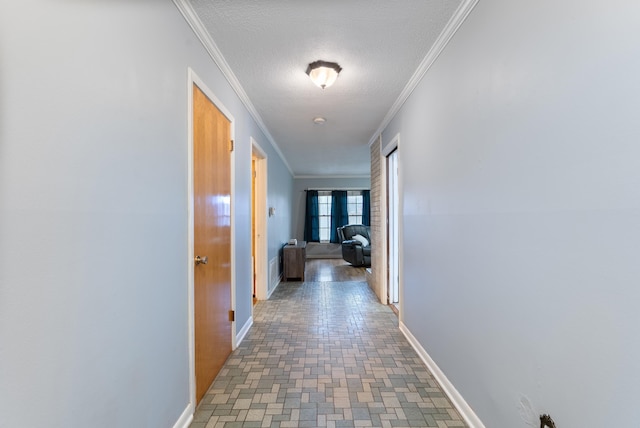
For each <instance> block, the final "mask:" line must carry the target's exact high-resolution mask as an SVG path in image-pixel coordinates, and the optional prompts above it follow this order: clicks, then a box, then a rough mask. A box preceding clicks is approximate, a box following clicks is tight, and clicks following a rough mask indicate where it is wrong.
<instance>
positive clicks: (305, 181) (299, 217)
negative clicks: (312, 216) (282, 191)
mask: <svg viewBox="0 0 640 428" xmlns="http://www.w3.org/2000/svg"><path fill="white" fill-rule="evenodd" d="M370 188H371V179H369V178H296V179H294V180H293V198H292V201H293V205H292V206H293V211H294V215H293V221H294V222H295V224H293V230H294V231H295V236H293V238H296V239H298V240H302V239H304V215H305V212H306V196H307V195H306V192H305V190H306V189H334V190H350V189H361V190H368V189H370Z"/></svg>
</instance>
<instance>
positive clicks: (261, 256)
mask: <svg viewBox="0 0 640 428" xmlns="http://www.w3.org/2000/svg"><path fill="white" fill-rule="evenodd" d="M251 153H252V154H253V155H254V156H255V157H256V181H255V183H256V189H255V191H256V200H255V201H251V202H252V203H255V204H256V207H255V221H256V224H255V227H256V229H255V236H253V237H252V239H253V240H254V242H255V244H256V261H255V265H256V272H255V274H256V299H258V300H267V297H268V287H269V282H268V281H267V279H268V278H269V276H268V272H267V270H268V255H267V243H268V242H269V241H268V240H267V238H268V236H267V188H268V187H267V166H268V162H267V154H266V152H265V151H264V150H263V149H262V147H260V145H259V144H258V143H257V142H256V140H254V139H253V137H251ZM251 307H252V308H253V305H251Z"/></svg>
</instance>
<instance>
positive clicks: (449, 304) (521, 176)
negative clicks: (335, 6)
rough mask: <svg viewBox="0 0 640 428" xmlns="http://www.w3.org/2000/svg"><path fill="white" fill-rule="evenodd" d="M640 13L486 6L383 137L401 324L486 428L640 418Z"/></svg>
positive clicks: (591, 5) (576, 6)
mask: <svg viewBox="0 0 640 428" xmlns="http://www.w3.org/2000/svg"><path fill="white" fill-rule="evenodd" d="M639 16H640V3H638V2H631V1H624V0H614V1H612V2H607V3H602V2H596V1H588V2H584V1H577V0H571V1H564V2H555V1H551V0H543V1H536V2H524V1H511V0H481V1H480V2H479V3H478V5H477V7H476V8H475V10H474V11H473V12H472V13H471V15H470V16H469V18H468V19H467V21H466V22H465V23H464V24H463V25H462V27H461V29H460V30H459V31H458V33H457V34H456V35H455V36H454V38H453V39H452V41H451V43H450V44H449V45H448V47H447V48H446V49H445V51H444V52H443V53H442V55H441V56H440V58H439V59H438V60H437V61H436V63H435V65H434V66H433V68H432V69H431V70H430V71H429V72H428V73H427V75H426V77H425V78H424V79H423V81H422V82H421V83H420V84H419V86H418V87H417V88H416V90H415V91H414V92H413V94H412V95H411V97H410V98H409V99H408V101H407V102H406V104H405V105H404V106H403V108H402V110H401V112H400V113H399V114H398V115H397V116H396V117H395V119H394V120H393V121H392V123H391V124H390V125H389V126H388V128H387V129H386V130H385V131H384V133H383V145H384V144H386V143H388V142H389V141H390V140H391V139H392V138H393V136H394V135H396V133H398V132H399V133H400V138H401V140H400V141H401V143H400V152H399V155H400V162H401V165H400V168H401V169H400V174H401V179H402V181H403V187H404V191H403V195H402V202H401V204H402V208H403V210H404V216H403V218H402V221H403V226H404V234H403V245H402V250H403V254H404V257H403V267H404V299H403V305H404V306H403V308H404V313H403V316H404V322H405V323H406V325H407V326H408V328H409V329H410V330H411V332H412V333H413V334H414V335H415V336H416V337H417V338H418V340H419V341H420V343H421V344H422V346H423V347H424V348H425V349H426V350H427V352H428V353H429V354H430V355H431V356H432V357H433V359H434V360H435V361H436V363H437V364H438V365H439V367H440V368H441V369H442V370H443V371H444V372H445V374H446V376H447V377H448V378H449V380H451V381H452V383H453V384H454V385H455V386H456V388H457V389H458V390H459V392H460V393H461V394H462V396H463V397H464V398H465V399H466V400H467V402H468V403H469V404H470V405H471V407H472V408H474V409H475V411H476V413H477V414H478V416H479V417H480V418H481V419H482V420H483V422H484V424H485V425H486V426H487V427H525V426H539V421H537V422H536V420H537V419H536V418H537V417H538V415H539V414H540V413H543V412H546V413H551V415H552V416H553V417H554V419H555V421H556V423H557V425H558V426H559V427H564V426H566V427H587V426H589V427H596V426H618V427H623V426H624V427H630V426H635V425H637V421H638V419H639V417H640V410H639V409H640V407H639V406H638V403H637V398H638V397H640V364H639V363H638V361H640V359H639V358H638V355H639V354H640V312H639V311H638V308H637V302H639V301H640V288H638V282H639V280H640V263H638V254H640V169H639V167H638V165H639V164H638V159H640V144H638V141H640V121H638V114H639V112H640V80H639V79H638V76H640V44H639V43H638V40H640V25H638V17H639ZM526 401H529V402H530V403H531V406H526V405H523V404H522V403H523V402H526ZM527 407H530V409H531V410H532V411H531V412H530V414H529V415H528V413H529V412H528V411H527Z"/></svg>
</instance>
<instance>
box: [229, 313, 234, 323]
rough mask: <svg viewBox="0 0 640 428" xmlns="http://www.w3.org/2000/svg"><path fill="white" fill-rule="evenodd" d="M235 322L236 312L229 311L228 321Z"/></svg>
mask: <svg viewBox="0 0 640 428" xmlns="http://www.w3.org/2000/svg"><path fill="white" fill-rule="evenodd" d="M235 320H236V311H229V321H231V322H234V321H235Z"/></svg>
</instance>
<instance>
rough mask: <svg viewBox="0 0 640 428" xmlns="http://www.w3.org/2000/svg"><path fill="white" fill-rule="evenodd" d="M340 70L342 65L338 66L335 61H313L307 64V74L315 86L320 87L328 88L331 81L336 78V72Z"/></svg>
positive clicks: (331, 83)
mask: <svg viewBox="0 0 640 428" xmlns="http://www.w3.org/2000/svg"><path fill="white" fill-rule="evenodd" d="M341 71H342V67H340V66H339V65H338V64H336V63H335V62H327V61H320V60H318V61H315V62H312V63H311V64H309V67H307V74H308V75H309V77H310V78H311V80H312V81H313V83H315V84H316V85H317V86H319V87H321V88H322V89H324V88H328V87H329V86H331V85H333V83H334V82H335V81H336V79H337V78H338V73H340V72H341Z"/></svg>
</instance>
